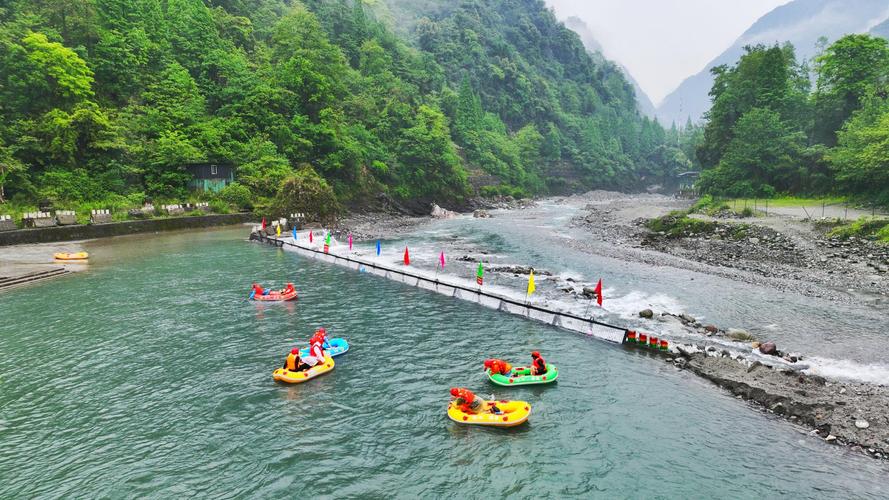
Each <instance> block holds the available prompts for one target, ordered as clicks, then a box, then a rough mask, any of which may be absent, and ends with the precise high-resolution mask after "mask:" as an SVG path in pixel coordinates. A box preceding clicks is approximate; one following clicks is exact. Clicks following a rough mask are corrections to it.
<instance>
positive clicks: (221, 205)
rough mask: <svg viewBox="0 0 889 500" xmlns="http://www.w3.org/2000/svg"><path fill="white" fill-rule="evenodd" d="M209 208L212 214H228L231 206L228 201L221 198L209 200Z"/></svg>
mask: <svg viewBox="0 0 889 500" xmlns="http://www.w3.org/2000/svg"><path fill="white" fill-rule="evenodd" d="M209 204H210V210H212V211H213V213H214V214H230V213H231V211H232V210H231V206H229V204H228V203H226V202H224V201H222V200H210V201H209Z"/></svg>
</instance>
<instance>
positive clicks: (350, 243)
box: [349, 233, 352, 252]
mask: <svg viewBox="0 0 889 500" xmlns="http://www.w3.org/2000/svg"><path fill="white" fill-rule="evenodd" d="M349 251H350V252H351V251H352V233H349Z"/></svg>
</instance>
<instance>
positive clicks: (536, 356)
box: [531, 351, 540, 358]
mask: <svg viewBox="0 0 889 500" xmlns="http://www.w3.org/2000/svg"><path fill="white" fill-rule="evenodd" d="M531 357H532V358H539V357H540V353H539V352H538V351H533V352H531Z"/></svg>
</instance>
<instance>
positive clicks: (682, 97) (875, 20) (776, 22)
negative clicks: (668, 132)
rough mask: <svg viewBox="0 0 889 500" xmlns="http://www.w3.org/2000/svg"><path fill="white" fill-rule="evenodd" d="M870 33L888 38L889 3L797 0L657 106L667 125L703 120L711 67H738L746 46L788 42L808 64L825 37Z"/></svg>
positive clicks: (768, 17)
mask: <svg viewBox="0 0 889 500" xmlns="http://www.w3.org/2000/svg"><path fill="white" fill-rule="evenodd" d="M872 30H873V31H872ZM867 32H872V33H874V34H880V35H881V36H889V2H887V1H886V0H794V1H792V2H790V3H788V4H785V5H782V6H780V7H777V8H775V9H773V10H772V11H771V12H769V13H768V14H766V15H764V16H763V17H761V18H760V19H759V20H757V21H756V22H755V23H754V24H753V25H752V26H751V27H750V28H749V29H748V30H747V31H745V32H744V34H742V35H741V36H740V37H739V38H738V40H736V41H735V43H734V44H733V45H732V46H731V47H729V48H728V49H727V50H725V51H724V52H723V53H722V54H720V55H719V56H718V57H716V58H715V59H714V60H713V61H711V62H710V63H708V64H707V66H706V67H705V68H704V69H703V70H701V71H700V72H699V73H698V74H696V75H694V76H691V77H689V78H687V79H686V80H685V81H683V82H682V84H680V85H679V87H678V88H677V89H676V90H674V91H673V92H672V93H670V94H669V95H668V96H667V97H666V98H664V101H663V102H662V103H661V104H660V106H659V107H658V108H657V117H658V120H659V121H660V122H661V123H663V124H665V125H669V124H670V123H673V122H675V123H684V122H685V121H686V120H687V119H688V118H689V117H691V119H692V120H693V121H698V120H700V119H701V118H702V117H703V115H704V113H706V112H707V110H709V109H710V97H709V95H708V93H709V92H710V88H711V87H712V85H713V77H712V75H711V74H710V68H712V67H714V66H719V65H721V64H729V65H731V64H734V63H735V62H737V60H738V58H739V57H740V56H741V55H742V54H743V52H744V47H745V46H747V45H756V44H760V43H762V44H767V45H768V44H774V43H784V42H788V41H789V42H790V43H792V44H793V45H794V47H796V50H797V60H803V59H809V58H811V57H812V56H814V55H815V53H816V51H817V47H816V44H817V42H818V39H819V38H820V37H822V36H825V37H827V38H828V40H829V41H835V40H836V39H838V38H840V37H842V36H843V35H847V34H850V33H867Z"/></svg>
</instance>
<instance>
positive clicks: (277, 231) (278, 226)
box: [275, 224, 281, 238]
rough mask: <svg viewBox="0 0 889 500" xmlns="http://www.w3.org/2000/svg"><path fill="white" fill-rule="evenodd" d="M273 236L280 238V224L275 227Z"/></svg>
mask: <svg viewBox="0 0 889 500" xmlns="http://www.w3.org/2000/svg"><path fill="white" fill-rule="evenodd" d="M275 234H276V235H277V236H278V237H279V238H280V237H281V224H278V225H277V226H275Z"/></svg>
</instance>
